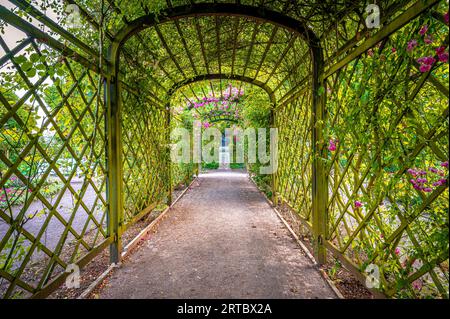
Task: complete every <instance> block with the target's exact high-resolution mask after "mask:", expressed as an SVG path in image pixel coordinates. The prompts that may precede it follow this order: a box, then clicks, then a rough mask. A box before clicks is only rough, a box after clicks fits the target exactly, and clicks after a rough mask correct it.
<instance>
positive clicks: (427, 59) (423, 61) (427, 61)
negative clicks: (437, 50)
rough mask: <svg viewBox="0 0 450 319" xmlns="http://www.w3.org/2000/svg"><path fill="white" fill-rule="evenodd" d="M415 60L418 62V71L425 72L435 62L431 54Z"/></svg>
mask: <svg viewBox="0 0 450 319" xmlns="http://www.w3.org/2000/svg"><path fill="white" fill-rule="evenodd" d="M417 62H418V63H420V67H419V70H420V72H422V73H425V72H428V71H430V70H431V67H432V66H433V64H434V63H435V62H436V59H435V58H433V57H432V56H424V57H421V58H419V59H417Z"/></svg>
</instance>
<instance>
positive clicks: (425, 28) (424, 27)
mask: <svg viewBox="0 0 450 319" xmlns="http://www.w3.org/2000/svg"><path fill="white" fill-rule="evenodd" d="M427 31H428V25H426V24H425V25H423V26H422V28H420V31H419V34H420V35H421V36H424V35H425V33H427Z"/></svg>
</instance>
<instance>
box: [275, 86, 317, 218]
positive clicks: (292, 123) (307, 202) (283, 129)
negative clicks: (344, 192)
mask: <svg viewBox="0 0 450 319" xmlns="http://www.w3.org/2000/svg"><path fill="white" fill-rule="evenodd" d="M275 125H276V127H278V136H279V142H278V147H279V160H278V171H277V179H278V186H277V193H279V196H281V198H282V199H283V200H284V201H285V202H286V203H287V204H289V206H290V207H291V208H293V209H294V210H295V211H296V212H297V213H298V214H299V215H300V216H301V217H302V219H304V220H305V221H306V222H307V223H309V224H310V223H311V211H312V194H311V167H312V165H311V94H310V93H309V92H308V91H307V90H304V91H303V92H301V93H300V94H299V95H298V97H297V98H295V99H293V100H292V101H290V102H288V103H286V104H285V105H282V106H280V107H279V109H277V110H276V123H275Z"/></svg>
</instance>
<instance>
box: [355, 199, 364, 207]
mask: <svg viewBox="0 0 450 319" xmlns="http://www.w3.org/2000/svg"><path fill="white" fill-rule="evenodd" d="M362 205H363V204H362V203H361V202H360V201H358V200H357V201H355V207H357V208H359V207H362Z"/></svg>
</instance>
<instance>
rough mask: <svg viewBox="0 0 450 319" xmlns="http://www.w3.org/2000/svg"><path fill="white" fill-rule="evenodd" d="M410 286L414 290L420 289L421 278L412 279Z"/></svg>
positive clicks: (421, 285)
mask: <svg viewBox="0 0 450 319" xmlns="http://www.w3.org/2000/svg"><path fill="white" fill-rule="evenodd" d="M412 286H413V288H414V289H415V290H422V287H423V284H422V280H420V279H418V280H415V281H413V283H412Z"/></svg>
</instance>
